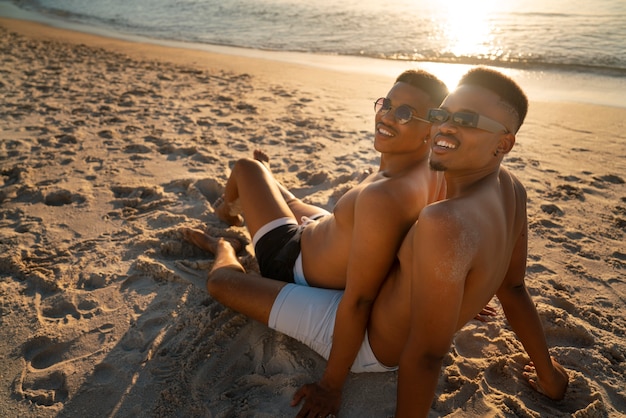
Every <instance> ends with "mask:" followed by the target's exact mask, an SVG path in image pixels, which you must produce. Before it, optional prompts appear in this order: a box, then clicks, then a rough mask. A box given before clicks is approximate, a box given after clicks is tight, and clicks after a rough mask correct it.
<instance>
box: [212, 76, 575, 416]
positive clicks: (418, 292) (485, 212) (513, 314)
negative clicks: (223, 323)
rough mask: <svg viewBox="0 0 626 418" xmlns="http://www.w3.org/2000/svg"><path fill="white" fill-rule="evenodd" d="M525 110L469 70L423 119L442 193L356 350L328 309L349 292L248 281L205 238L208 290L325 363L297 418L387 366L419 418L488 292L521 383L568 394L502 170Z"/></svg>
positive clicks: (329, 407) (402, 412) (222, 245)
mask: <svg viewBox="0 0 626 418" xmlns="http://www.w3.org/2000/svg"><path fill="white" fill-rule="evenodd" d="M526 111H527V99H526V96H525V95H524V93H523V92H522V91H521V89H520V88H519V87H518V86H517V85H516V84H515V83H514V82H513V81H512V80H510V79H509V78H507V77H506V76H504V75H502V74H500V73H498V72H496V71H492V70H488V69H484V68H476V69H474V70H471V71H470V72H468V73H467V74H466V75H465V76H464V77H463V78H462V79H461V81H460V82H459V86H458V87H457V89H456V90H455V91H454V92H453V93H452V94H450V95H449V96H448V97H447V98H446V99H445V101H444V102H443V104H442V105H441V107H440V108H436V109H432V110H430V111H429V114H428V117H429V119H430V120H431V121H432V122H433V127H432V130H431V135H432V138H433V145H432V153H431V157H430V164H431V166H432V167H433V169H435V170H439V171H443V172H444V173H445V177H446V182H447V196H446V199H445V200H443V201H440V202H437V203H434V204H432V205H430V206H428V207H426V208H424V209H423V210H422V212H421V214H420V217H419V221H418V222H416V223H415V224H414V225H413V226H412V227H411V229H410V231H409V232H408V234H407V236H406V238H405V239H404V241H403V242H402V245H401V247H400V250H399V251H398V255H397V260H396V261H397V262H396V263H395V264H394V265H393V267H392V269H391V270H390V272H389V274H388V275H387V277H386V280H385V281H384V282H383V284H382V285H381V286H380V289H379V293H378V295H377V297H376V299H375V300H374V301H373V306H372V309H371V316H370V318H369V322H368V323H367V334H366V338H363V337H362V334H361V341H360V342H357V343H356V344H355V343H354V341H355V338H358V337H359V334H358V333H357V332H354V330H351V329H350V328H349V327H347V328H346V327H342V328H341V329H340V324H339V322H337V324H336V326H335V329H334V330H333V324H334V313H336V314H337V316H338V315H339V310H341V305H340V304H339V300H341V299H342V297H343V298H346V297H349V292H350V291H351V290H350V289H349V288H347V289H346V291H345V293H343V296H342V292H340V291H336V290H329V289H314V288H307V287H303V286H297V285H294V284H285V283H283V282H279V281H275V280H271V279H265V278H259V277H258V276H254V275H250V274H245V272H244V269H243V267H242V266H241V264H240V263H239V262H238V260H237V258H236V255H235V253H234V250H233V248H232V246H231V245H230V244H229V243H228V242H227V241H225V240H223V239H213V240H212V243H211V245H212V247H213V251H214V252H215V254H216V261H215V265H214V266H213V268H212V270H211V272H210V273H209V279H208V281H207V289H208V291H209V293H210V294H211V295H212V296H213V297H214V298H215V299H217V300H218V301H220V302H221V303H223V304H224V305H226V306H229V307H231V308H232V309H235V310H237V311H239V312H241V313H243V314H245V315H247V316H249V317H251V318H253V319H255V320H257V321H259V322H261V323H263V324H267V325H268V326H270V327H271V328H274V329H277V330H278V331H281V332H283V333H285V334H287V335H291V336H293V337H294V338H297V339H299V340H300V341H302V342H304V343H305V344H307V345H309V346H310V347H311V348H313V349H314V350H316V351H317V352H318V353H320V354H321V355H322V356H324V357H326V358H328V364H327V367H326V370H325V372H324V375H323V377H322V379H321V380H320V382H318V383H316V384H311V385H305V386H304V387H302V388H301V389H300V390H299V391H298V392H297V393H296V395H295V396H294V400H293V404H294V405H297V404H298V403H299V402H300V401H301V400H302V399H305V402H304V405H303V406H302V407H301V409H300V412H299V413H298V417H313V416H322V417H326V416H327V415H332V414H336V413H337V411H338V410H339V406H340V402H341V399H340V396H341V388H342V386H343V383H344V381H345V379H346V377H347V374H348V371H349V369H350V367H352V371H371V370H381V369H384V368H385V367H394V366H398V367H399V372H398V397H397V414H396V417H398V418H402V417H413V416H415V417H425V416H427V415H428V411H429V410H430V406H431V403H432V400H433V397H434V394H435V388H436V385H437V381H438V377H439V373H440V369H441V364H442V360H443V358H444V356H445V355H446V354H447V353H448V351H449V349H450V346H451V343H452V339H453V336H454V334H455V332H456V331H457V330H459V329H460V328H461V327H462V326H463V325H464V324H465V323H467V322H468V321H469V320H470V319H472V318H473V317H474V316H475V315H476V314H477V313H478V312H480V311H481V309H482V308H483V307H484V306H485V305H486V304H487V302H488V301H489V300H490V299H491V298H492V297H493V295H494V294H495V295H497V296H498V299H499V300H500V302H501V304H502V307H503V309H504V313H505V315H506V317H507V319H508V321H509V323H510V325H511V327H512V328H513V330H514V331H515V333H516V334H517V336H518V337H519V339H520V340H521V342H522V344H523V345H524V348H525V349H526V351H527V353H528V355H529V356H530V359H531V363H529V365H527V366H526V368H525V370H526V372H525V373H524V377H525V378H526V379H527V380H528V381H529V383H530V385H531V386H532V387H533V388H535V389H536V390H538V391H540V392H541V393H544V394H545V395H547V396H548V397H550V398H552V399H561V398H562V397H563V396H564V395H565V390H566V388H567V383H568V376H567V373H566V371H565V369H564V368H563V367H562V366H561V365H560V364H558V363H557V361H556V360H555V359H554V358H551V357H550V355H549V353H548V347H547V343H546V339H545V335H544V333H543V329H542V326H541V321H540V319H539V316H538V314H537V311H536V308H535V305H534V304H533V302H532V300H531V298H530V295H529V293H528V291H527V289H526V287H525V283H524V276H525V270H526V257H527V239H528V236H527V216H526V192H525V189H524V187H523V186H522V185H521V183H520V182H519V181H518V180H517V179H516V178H515V177H514V176H513V175H512V174H511V173H509V172H508V171H507V170H506V169H504V168H503V167H501V166H500V164H501V162H502V158H503V156H504V155H505V154H507V153H508V152H509V151H511V149H512V148H513V145H514V144H515V133H516V132H517V131H518V129H519V127H520V126H521V124H522V123H523V121H524V118H525V116H526ZM364 286H366V284H365V285H364ZM324 299H325V300H326V302H325V303H324V302H323V300H324ZM295 324H297V325H295ZM313 330H314V331H313ZM307 332H308V333H309V334H308V335H305V334H306V333H307ZM344 333H345V334H349V335H348V336H346V335H344ZM333 335H334V341H333ZM321 341H325V343H322V342H321ZM331 345H332V351H330V350H329V348H328V347H330V346H331ZM372 364H376V366H374V367H373V368H371V365H372ZM535 375H536V377H534V376H535Z"/></svg>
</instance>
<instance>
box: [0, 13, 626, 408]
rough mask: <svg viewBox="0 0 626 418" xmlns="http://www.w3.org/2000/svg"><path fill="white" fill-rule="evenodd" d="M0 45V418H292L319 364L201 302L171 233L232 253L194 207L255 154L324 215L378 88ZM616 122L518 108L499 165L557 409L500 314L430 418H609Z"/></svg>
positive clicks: (205, 262) (465, 356) (347, 177)
mask: <svg viewBox="0 0 626 418" xmlns="http://www.w3.org/2000/svg"><path fill="white" fill-rule="evenodd" d="M0 39H1V41H0V48H1V49H2V54H1V55H0V60H1V64H0V93H1V95H0V112H1V115H0V168H1V172H2V182H1V183H0V204H1V208H0V300H1V302H0V324H1V326H0V376H1V379H0V381H1V382H2V385H1V386H0V399H2V401H1V403H0V416H2V417H35V416H36V417H53V416H60V417H96V416H111V417H126V416H129V417H131V416H132V417H153V416H162V417H170V416H176V417H192V416H198V417H247V416H250V417H280V416H294V415H295V410H294V409H292V408H291V407H290V406H289V402H290V399H291V396H292V395H293V393H294V391H295V390H296V389H297V388H298V387H299V386H300V385H301V384H303V383H306V382H309V381H311V380H315V379H317V378H318V377H319V376H320V374H321V373H322V371H323V368H324V361H323V360H322V359H320V358H319V357H318V356H317V355H316V354H315V353H313V352H312V351H311V350H309V349H308V348H306V347H304V346H302V345H301V344H299V343H297V342H294V341H293V340H291V339H289V338H287V337H284V336H282V335H280V334H278V333H275V332H273V331H270V330H268V329H267V328H265V327H264V326H261V325H259V324H257V323H254V322H252V321H250V320H247V319H246V318H245V317H243V316H241V315H239V314H236V313H235V312H233V311H230V310H228V309H225V308H224V307H222V306H221V305H220V304H219V303H216V302H214V301H213V300H212V299H211V298H210V297H209V296H208V295H207V293H206V291H205V290H204V279H205V276H206V272H207V269H208V268H209V267H210V266H211V262H212V256H211V255H210V254H207V253H203V252H202V251H200V250H198V249H196V248H194V247H193V246H191V245H189V244H187V243H185V242H183V241H182V240H181V235H180V233H179V232H178V231H179V229H180V228H181V227H183V226H195V227H204V226H208V227H209V228H211V229H213V230H214V231H215V232H216V233H219V234H236V235H246V233H245V230H244V229H241V228H227V227H226V226H225V225H223V224H221V223H220V222H219V221H218V220H217V219H216V217H215V216H214V214H213V210H212V208H211V205H210V204H209V203H208V202H211V201H213V199H215V198H216V197H217V196H218V195H219V194H220V192H221V190H222V188H223V185H224V183H225V181H226V179H227V176H228V173H229V166H230V164H232V162H233V161H234V160H236V159H237V158H240V157H244V156H250V155H251V153H252V151H253V150H254V149H255V148H261V149H263V150H264V151H266V152H267V153H268V154H270V155H271V156H272V161H271V162H272V168H273V170H274V172H275V173H276V175H277V177H278V178H279V179H280V180H281V181H282V182H283V183H285V184H286V185H287V186H289V187H290V188H292V190H294V191H295V192H296V194H298V195H299V196H302V197H306V199H308V200H309V201H310V202H312V203H315V204H319V205H321V206H325V207H327V208H331V207H332V206H333V204H334V202H335V201H336V199H337V198H338V197H339V196H341V194H342V193H343V192H344V191H345V190H346V189H347V188H349V187H350V186H352V185H353V184H355V183H356V182H357V181H358V180H359V178H360V176H361V174H362V173H363V171H364V170H366V169H369V168H375V167H376V165H377V155H376V153H375V152H374V151H373V149H372V131H373V115H372V101H373V99H375V98H376V97H379V96H381V95H384V94H385V93H386V92H387V90H388V89H389V87H390V86H391V83H392V81H393V80H392V79H391V78H385V77H380V76H376V77H374V76H367V75H364V74H346V73H342V72H332V71H325V70H321V69H314V68H311V67H306V66H299V65H296V64H286V63H277V62H273V61H268V60H262V59H261V60H259V59H251V58H244V57H236V56H226V55H216V54H208V53H204V52H197V51H196V52H193V51H185V50H179V49H178V50H177V49H171V48H164V47H157V46H153V45H143V44H136V43H126V42H122V41H114V40H111V39H106V38H98V37H93V36H88V35H84V34H77V33H73V32H69V31H61V30H57V29H52V28H47V27H44V26H40V25H37V24H31V23H26V22H19V21H13V20H4V19H2V20H0ZM624 120H626V109H622V108H611V107H602V106H591V105H582V104H568V103H559V104H555V103H539V102H533V103H532V105H531V109H530V113H529V116H528V118H527V122H526V125H525V127H524V128H523V129H522V131H521V132H520V135H519V136H518V143H517V145H516V148H515V149H514V150H513V152H512V153H511V154H510V157H509V158H508V159H507V160H506V162H505V164H506V165H507V166H508V167H510V168H511V169H512V171H513V172H515V173H516V174H517V175H518V176H519V177H520V179H521V180H522V181H523V182H524V183H525V184H526V186H527V189H528V195H529V202H528V212H529V218H530V219H529V222H530V244H529V246H530V248H529V259H528V285H529V288H530V291H531V293H532V294H533V296H534V298H535V301H536V303H537V306H538V309H539V312H540V314H541V318H542V320H543V322H544V325H545V329H546V332H547V336H548V340H549V343H550V345H551V346H552V350H551V351H552V353H553V354H554V355H555V356H556V357H557V358H558V360H559V361H560V362H561V363H562V364H563V365H564V366H565V367H566V368H567V369H568V371H569V374H570V377H571V384H570V388H569V391H568V393H567V396H566V397H565V399H564V400H563V401H560V402H552V401H550V400H548V399H547V398H545V397H543V396H542V395H539V394H537V393H536V392H534V391H533V390H532V389H531V388H530V387H529V386H528V385H527V384H526V382H525V381H524V380H523V379H522V377H521V369H522V366H523V364H525V361H526V358H525V353H524V351H523V349H522V347H521V344H520V343H519V341H518V340H517V339H516V338H515V336H514V334H513V333H512V331H511V330H510V328H509V326H508V325H507V323H506V321H505V319H504V317H503V314H502V313H501V312H500V314H499V315H498V317H497V318H495V319H494V320H492V321H490V322H488V323H479V322H475V323H474V322H472V323H470V324H468V325H467V326H466V327H465V328H464V329H462V330H461V331H460V332H459V333H458V335H457V337H456V338H455V341H454V345H453V347H452V349H451V351H450V353H449V355H448V356H447V357H446V359H445V365H444V368H443V371H442V374H441V378H440V381H439V385H438V387H437V398H436V400H435V402H434V403H433V409H432V416H443V415H448V414H449V415H450V416H456V417H475V416H498V417H539V416H542V417H544V416H545V417H547V416H549V417H560V416H562V417H569V416H575V417H606V416H611V417H614V416H623V414H624V411H626V390H625V386H626V385H625V383H624V381H625V377H624V376H625V375H626V341H625V337H624V335H625V331H624V330H625V329H626V310H625V309H624V307H625V305H626V303H625V299H626V277H625V274H624V271H625V268H626V249H625V248H624V232H625V229H626V190H625V186H624V178H625V176H626V158H625V157H626V151H625V147H624V145H625V144H626V136H625V134H624V132H625V131H626V130H625V126H624ZM244 263H245V264H246V266H247V267H248V268H251V269H254V268H255V264H254V261H253V259H252V258H251V257H250V256H249V255H248V256H246V257H244ZM494 304H495V305H496V306H499V305H498V303H497V300H495V301H494ZM395 388H396V374H395V373H386V374H376V375H352V376H351V377H350V378H349V380H348V382H347V385H346V388H345V392H344V398H343V407H342V412H341V414H340V416H343V417H386V416H390V415H392V414H393V411H394V404H395Z"/></svg>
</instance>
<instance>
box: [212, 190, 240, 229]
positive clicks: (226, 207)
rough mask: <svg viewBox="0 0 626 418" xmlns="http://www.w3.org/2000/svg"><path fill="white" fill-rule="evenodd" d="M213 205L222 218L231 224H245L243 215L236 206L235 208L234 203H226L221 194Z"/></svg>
mask: <svg viewBox="0 0 626 418" xmlns="http://www.w3.org/2000/svg"><path fill="white" fill-rule="evenodd" d="M211 206H213V210H214V211H215V214H216V215H217V217H218V218H220V220H222V221H224V222H226V223H227V224H228V225H231V226H243V223H244V219H243V216H241V215H240V214H239V213H238V211H237V210H236V208H233V205H231V204H229V203H226V201H225V200H224V196H220V197H219V198H218V199H217V200H216V201H215V202H213V205H211Z"/></svg>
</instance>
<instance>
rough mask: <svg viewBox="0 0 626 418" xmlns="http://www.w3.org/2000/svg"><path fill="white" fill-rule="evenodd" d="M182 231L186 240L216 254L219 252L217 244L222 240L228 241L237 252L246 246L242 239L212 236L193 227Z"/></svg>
mask: <svg viewBox="0 0 626 418" xmlns="http://www.w3.org/2000/svg"><path fill="white" fill-rule="evenodd" d="M181 232H182V234H183V238H184V239H185V240H186V241H188V242H190V243H192V244H193V245H195V246H196V247H198V248H200V249H202V250H204V251H208V252H210V253H211V254H214V255H216V254H217V249H218V245H217V244H218V242H219V241H220V240H224V241H226V242H228V243H229V244H230V246H231V248H232V249H233V250H234V251H235V253H238V252H240V251H241V250H243V248H244V247H245V244H244V243H243V242H242V241H241V240H239V239H237V238H234V237H212V236H211V235H209V234H207V233H206V232H204V231H201V230H199V229H193V228H183V229H181Z"/></svg>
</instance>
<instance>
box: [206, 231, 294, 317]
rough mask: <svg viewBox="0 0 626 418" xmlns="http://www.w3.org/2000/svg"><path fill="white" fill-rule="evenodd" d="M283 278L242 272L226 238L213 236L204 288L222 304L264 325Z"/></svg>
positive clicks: (241, 267) (281, 286)
mask: <svg viewBox="0 0 626 418" xmlns="http://www.w3.org/2000/svg"><path fill="white" fill-rule="evenodd" d="M285 285H286V283H284V282H280V281H277V280H272V279H266V278H264V277H260V276H253V275H251V274H246V272H245V269H244V268H243V266H242V265H241V263H240V262H239V260H238V259H237V255H236V254H235V250H234V248H233V247H232V245H230V243H229V242H228V241H226V240H225V239H222V238H217V240H216V246H215V263H214V264H213V267H212V268H211V271H210V272H209V276H208V280H207V291H208V292H209V294H210V295H211V296H212V297H213V298H214V299H215V300H217V301H218V302H220V303H221V304H222V305H224V306H227V307H229V308H231V309H233V310H235V311H237V312H239V313H242V314H244V315H246V316H247V317H250V318H252V319H254V320H256V321H258V322H260V323H262V324H265V325H267V324H268V321H269V317H270V312H271V310H272V306H273V305H274V301H275V300H276V297H277V296H278V293H279V292H280V290H281V289H282V288H283V287H284V286H285Z"/></svg>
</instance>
